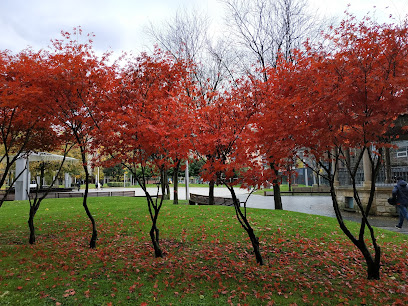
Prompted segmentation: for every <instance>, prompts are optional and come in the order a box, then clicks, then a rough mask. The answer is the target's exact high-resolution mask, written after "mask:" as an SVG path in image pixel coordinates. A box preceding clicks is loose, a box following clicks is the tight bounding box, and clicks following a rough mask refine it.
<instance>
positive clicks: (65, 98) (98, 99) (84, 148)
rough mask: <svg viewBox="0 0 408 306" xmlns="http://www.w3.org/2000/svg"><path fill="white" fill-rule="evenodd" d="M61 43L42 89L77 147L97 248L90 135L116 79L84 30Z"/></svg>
mask: <svg viewBox="0 0 408 306" xmlns="http://www.w3.org/2000/svg"><path fill="white" fill-rule="evenodd" d="M61 34H62V39H60V40H58V39H57V40H53V41H52V48H51V50H50V51H48V52H47V54H46V59H45V61H44V68H43V69H44V76H43V82H42V87H43V90H44V91H45V92H46V94H47V95H48V97H49V99H50V100H51V101H52V105H53V106H52V108H50V111H51V113H52V114H53V116H54V117H55V118H56V120H55V122H56V123H55V124H56V125H57V126H58V128H59V129H61V130H62V131H64V133H65V134H67V135H71V137H72V138H73V139H74V141H75V142H76V143H77V145H78V147H79V149H80V152H81V159H82V165H83V169H84V172H85V193H84V197H83V206H84V209H85V211H86V214H87V216H88V218H89V220H90V221H91V223H92V237H91V240H90V247H91V248H95V247H96V240H97V236H98V234H97V230H96V223H95V219H94V218H93V216H92V214H91V212H90V210H89V207H88V205H87V196H88V190H89V162H88V160H89V156H88V155H89V147H90V142H91V133H92V131H93V130H94V129H96V128H97V126H98V123H99V121H100V120H101V118H100V116H99V114H100V111H99V107H100V104H103V103H106V101H107V100H108V99H109V93H110V90H111V86H112V85H113V81H114V79H115V74H114V70H113V68H112V67H111V66H109V65H107V61H108V58H109V54H104V55H103V56H102V58H99V57H98V56H97V55H96V54H95V52H94V51H93V49H92V35H91V34H88V38H87V39H88V41H87V42H86V43H80V42H79V41H78V38H77V39H74V38H75V37H76V36H78V37H82V30H81V28H74V30H73V32H72V33H69V32H62V33H61Z"/></svg>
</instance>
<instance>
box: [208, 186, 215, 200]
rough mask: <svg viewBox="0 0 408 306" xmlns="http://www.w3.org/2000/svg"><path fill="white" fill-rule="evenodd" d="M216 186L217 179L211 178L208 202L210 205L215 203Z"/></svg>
mask: <svg viewBox="0 0 408 306" xmlns="http://www.w3.org/2000/svg"><path fill="white" fill-rule="evenodd" d="M214 187H215V181H214V180H211V181H210V190H209V192H208V204H209V205H214Z"/></svg>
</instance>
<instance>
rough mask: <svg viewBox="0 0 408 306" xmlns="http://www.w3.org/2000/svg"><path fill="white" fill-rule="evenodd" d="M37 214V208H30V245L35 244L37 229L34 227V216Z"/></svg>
mask: <svg viewBox="0 0 408 306" xmlns="http://www.w3.org/2000/svg"><path fill="white" fill-rule="evenodd" d="M36 212H37V208H35V207H33V206H30V214H29V217H28V228H29V229H30V238H29V239H28V242H29V243H30V244H34V243H35V227H34V216H35V214H36Z"/></svg>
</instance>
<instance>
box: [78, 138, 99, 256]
mask: <svg viewBox="0 0 408 306" xmlns="http://www.w3.org/2000/svg"><path fill="white" fill-rule="evenodd" d="M81 157H82V164H83V168H84V171H85V192H84V198H83V200H82V206H83V207H84V209H85V212H86V215H87V216H88V218H89V220H90V221H91V224H92V237H91V241H90V242H89V247H90V248H91V249H94V248H95V247H96V240H97V239H98V232H97V230H96V223H95V219H94V217H93V216H92V214H91V212H90V211H89V208H88V204H87V200H88V191H89V171H88V166H87V163H86V156H85V149H84V148H83V147H82V146H81Z"/></svg>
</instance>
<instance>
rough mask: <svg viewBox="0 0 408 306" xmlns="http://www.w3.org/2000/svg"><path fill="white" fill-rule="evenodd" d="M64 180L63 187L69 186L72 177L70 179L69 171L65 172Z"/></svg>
mask: <svg viewBox="0 0 408 306" xmlns="http://www.w3.org/2000/svg"><path fill="white" fill-rule="evenodd" d="M64 181H65V183H64V187H65V188H71V183H72V179H71V176H70V175H69V173H65V179H64Z"/></svg>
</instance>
